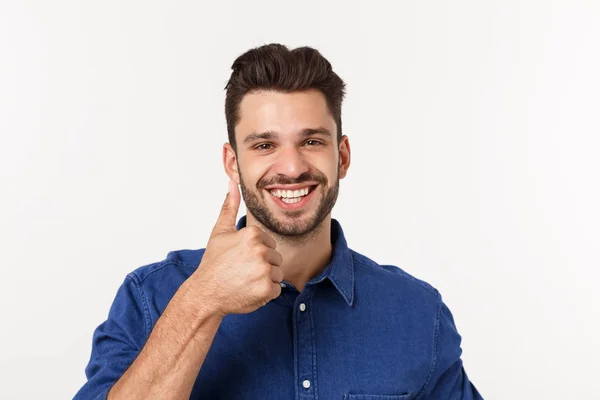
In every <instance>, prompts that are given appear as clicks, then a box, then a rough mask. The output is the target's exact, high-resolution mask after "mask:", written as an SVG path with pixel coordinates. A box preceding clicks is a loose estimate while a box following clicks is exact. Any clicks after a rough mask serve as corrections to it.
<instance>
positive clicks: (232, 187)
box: [210, 179, 240, 238]
mask: <svg viewBox="0 0 600 400" xmlns="http://www.w3.org/2000/svg"><path fill="white" fill-rule="evenodd" d="M239 209H240V190H239V189H238V187H237V184H236V183H235V182H234V181H233V180H231V179H230V180H229V191H228V192H227V195H226V196H225V201H224V202H223V206H222V207H221V212H220V214H219V218H218V219H217V222H216V223H215V226H214V228H213V230H212V233H211V234H210V237H211V238H212V237H213V236H215V235H218V234H221V233H226V232H235V230H236V227H235V225H236V219H237V214H238V210H239Z"/></svg>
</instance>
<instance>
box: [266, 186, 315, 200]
mask: <svg viewBox="0 0 600 400" xmlns="http://www.w3.org/2000/svg"><path fill="white" fill-rule="evenodd" d="M271 194H272V195H273V196H275V197H280V198H282V199H300V197H302V196H306V195H307V194H308V187H305V188H303V189H299V190H279V189H273V190H271Z"/></svg>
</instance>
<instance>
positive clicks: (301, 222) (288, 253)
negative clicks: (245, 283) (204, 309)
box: [223, 89, 350, 290]
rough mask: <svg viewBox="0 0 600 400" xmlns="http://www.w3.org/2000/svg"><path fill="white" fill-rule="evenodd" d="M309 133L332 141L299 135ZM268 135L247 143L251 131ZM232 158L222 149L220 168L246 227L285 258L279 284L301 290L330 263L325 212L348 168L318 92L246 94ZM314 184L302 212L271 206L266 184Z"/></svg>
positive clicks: (344, 142)
mask: <svg viewBox="0 0 600 400" xmlns="http://www.w3.org/2000/svg"><path fill="white" fill-rule="evenodd" d="M307 128H312V129H316V128H325V129H327V130H328V131H329V132H331V135H330V136H325V135H321V134H313V135H310V136H303V135H301V132H302V131H303V130H304V129H307ZM266 131H270V132H274V133H276V134H277V138H269V139H258V140H254V141H251V142H249V143H245V139H246V138H247V137H248V136H249V135H251V134H253V133H262V132H266ZM235 137H236V144H237V153H236V152H235V151H234V150H233V148H232V146H231V145H230V144H229V143H225V144H224V146H223V165H224V167H225V172H226V173H227V175H228V176H229V177H230V179H231V180H233V181H235V182H236V183H237V184H239V185H240V188H241V191H242V196H243V199H244V201H245V203H246V208H247V211H248V213H247V226H253V225H256V226H259V227H260V228H262V229H263V230H264V231H265V232H266V233H268V234H269V235H271V236H272V237H273V238H274V239H275V241H276V243H277V251H278V252H279V253H280V254H281V255H282V256H283V265H282V266H281V269H282V270H283V272H284V276H285V279H286V280H287V281H289V282H291V283H293V284H294V285H295V286H296V288H297V289H298V290H302V288H303V287H304V285H305V284H306V282H307V281H308V280H310V278H312V277H313V276H315V275H317V274H318V273H319V272H320V271H321V270H322V269H323V268H324V267H325V266H326V265H327V264H328V263H329V261H330V259H331V243H330V227H331V209H332V208H333V206H334V204H335V202H336V200H337V195H338V189H339V180H340V179H343V178H344V177H345V176H346V173H347V171H348V168H349V166H350V143H349V141H348V137H347V136H345V135H343V136H342V139H341V140H340V142H339V143H338V142H337V126H336V123H335V120H334V119H333V117H332V115H331V113H330V112H329V109H328V107H327V103H326V99H325V96H324V95H323V94H322V93H321V92H320V91H318V90H314V89H311V90H307V91H303V92H292V93H283V92H277V91H258V92H252V93H248V94H246V95H245V96H244V98H243V99H242V101H241V103H240V121H239V123H238V124H237V126H236V127H235ZM303 182H317V183H319V185H318V187H317V188H316V190H317V193H316V194H317V196H313V198H312V199H311V200H310V202H309V203H308V204H307V206H306V207H304V208H303V209H302V210H298V211H286V210H283V209H281V208H280V207H278V206H277V205H276V203H275V202H274V200H273V199H272V198H271V197H270V196H271V195H270V194H269V193H268V191H267V190H265V189H264V187H265V186H270V185H277V184H281V185H286V184H292V183H303Z"/></svg>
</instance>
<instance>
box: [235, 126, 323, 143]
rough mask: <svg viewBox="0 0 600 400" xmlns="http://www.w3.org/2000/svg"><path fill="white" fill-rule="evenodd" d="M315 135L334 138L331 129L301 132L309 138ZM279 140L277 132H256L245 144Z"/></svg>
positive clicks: (309, 129)
mask: <svg viewBox="0 0 600 400" xmlns="http://www.w3.org/2000/svg"><path fill="white" fill-rule="evenodd" d="M313 135H321V136H327V137H329V138H331V137H333V135H332V134H331V132H330V131H329V129H326V128H323V127H319V128H306V129H303V130H302V131H301V132H300V136H302V137H307V136H313ZM277 138H279V133H277V132H275V131H265V132H254V133H251V134H249V135H248V136H246V138H245V139H244V144H248V143H252V142H255V141H257V140H274V139H277Z"/></svg>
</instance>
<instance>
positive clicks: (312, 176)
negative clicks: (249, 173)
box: [257, 172, 327, 189]
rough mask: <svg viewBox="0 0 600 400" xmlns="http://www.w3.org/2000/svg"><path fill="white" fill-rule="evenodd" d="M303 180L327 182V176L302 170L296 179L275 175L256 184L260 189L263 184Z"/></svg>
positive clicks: (279, 183)
mask: <svg viewBox="0 0 600 400" xmlns="http://www.w3.org/2000/svg"><path fill="white" fill-rule="evenodd" d="M303 182H319V183H322V184H325V183H327V178H326V177H325V176H324V175H317V174H313V173H311V172H303V173H302V174H300V176H298V177H297V178H296V179H292V178H290V177H289V176H286V175H275V176H274V177H273V178H271V179H268V180H260V181H259V182H258V185H257V186H258V187H259V188H261V189H262V188H264V187H265V186H270V185H293V184H298V183H303Z"/></svg>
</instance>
